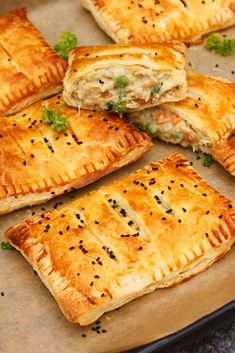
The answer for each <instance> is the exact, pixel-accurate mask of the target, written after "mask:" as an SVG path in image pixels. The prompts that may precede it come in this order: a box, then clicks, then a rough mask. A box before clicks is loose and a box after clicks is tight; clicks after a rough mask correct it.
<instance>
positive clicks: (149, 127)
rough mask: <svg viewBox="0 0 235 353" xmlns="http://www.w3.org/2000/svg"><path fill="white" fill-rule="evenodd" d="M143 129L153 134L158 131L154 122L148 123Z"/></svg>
mask: <svg viewBox="0 0 235 353" xmlns="http://www.w3.org/2000/svg"><path fill="white" fill-rule="evenodd" d="M142 130H143V131H145V132H146V133H147V134H149V135H151V136H152V135H154V134H155V132H156V126H155V125H154V124H152V123H148V124H146V125H145V126H143V128H142Z"/></svg>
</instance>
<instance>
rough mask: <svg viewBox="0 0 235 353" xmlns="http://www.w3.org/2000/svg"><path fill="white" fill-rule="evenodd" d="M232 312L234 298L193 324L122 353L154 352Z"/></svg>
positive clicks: (234, 308)
mask: <svg viewBox="0 0 235 353" xmlns="http://www.w3.org/2000/svg"><path fill="white" fill-rule="evenodd" d="M232 312H234V314H235V300H233V301H231V302H230V303H228V304H226V305H224V306H222V307H221V308H219V309H218V310H215V311H214V312H213V313H211V314H209V315H206V316H204V317H202V318H201V319H200V320H197V321H196V322H194V323H193V324H191V325H189V326H187V327H185V328H183V329H182V330H179V331H177V332H175V333H173V334H172V335H169V336H167V337H164V338H161V339H159V340H157V341H155V342H152V343H150V344H148V345H144V346H141V347H138V348H136V349H131V350H128V351H126V352H124V353H156V352H159V351H161V352H162V350H164V349H165V348H168V347H169V348H171V346H172V345H173V344H175V343H176V342H178V341H180V340H182V339H184V338H185V337H187V336H189V335H192V334H193V333H195V332H197V331H198V330H200V329H202V328H203V327H205V326H207V325H209V324H210V323H211V322H212V321H215V320H217V319H219V318H221V317H222V318H224V317H225V315H226V314H228V313H232Z"/></svg>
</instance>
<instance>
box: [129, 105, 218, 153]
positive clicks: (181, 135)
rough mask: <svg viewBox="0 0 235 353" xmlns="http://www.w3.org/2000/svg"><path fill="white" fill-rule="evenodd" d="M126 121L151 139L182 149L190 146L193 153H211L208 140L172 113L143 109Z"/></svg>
mask: <svg viewBox="0 0 235 353" xmlns="http://www.w3.org/2000/svg"><path fill="white" fill-rule="evenodd" d="M128 120H129V121H130V122H131V123H132V124H134V125H135V126H137V127H138V128H140V129H141V130H143V131H145V132H147V133H148V134H149V135H151V136H152V137H159V138H160V139H162V140H164V141H166V142H170V143H174V144H180V145H181V146H183V147H187V146H192V148H193V150H194V151H197V150H200V151H201V152H203V153H210V151H211V141H210V139H209V138H208V137H207V136H206V135H205V134H203V133H202V132H201V131H196V130H195V129H194V128H193V126H192V125H191V124H190V123H189V122H188V121H186V120H185V119H184V118H181V117H180V116H179V115H177V114H175V113H173V112H170V111H167V110H162V109H156V108H154V109H145V110H142V111H141V112H138V113H133V114H130V115H129V116H128Z"/></svg>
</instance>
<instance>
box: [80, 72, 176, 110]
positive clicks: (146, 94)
mask: <svg viewBox="0 0 235 353" xmlns="http://www.w3.org/2000/svg"><path fill="white" fill-rule="evenodd" d="M174 87H175V84H174V82H173V80H171V79H170V75H169V74H168V73H164V74H163V73H156V72H154V71H153V70H151V69H148V68H144V67H141V66H135V67H129V68H123V67H112V68H105V69H98V70H95V71H94V72H91V73H88V74H86V79H84V78H81V79H80V80H79V82H78V89H77V90H76V92H74V94H75V95H77V98H78V101H79V102H80V104H81V106H82V107H86V108H87V109H97V110H107V111H111V112H116V113H119V114H122V113H124V112H126V111H131V110H132V109H135V108H138V107H139V106H141V105H146V103H151V104H154V103H155V102H157V101H158V100H159V97H160V96H161V95H162V94H163V93H164V92H166V91H169V90H170V89H172V88H174Z"/></svg>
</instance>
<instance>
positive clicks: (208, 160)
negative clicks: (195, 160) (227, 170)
mask: <svg viewBox="0 0 235 353" xmlns="http://www.w3.org/2000/svg"><path fill="white" fill-rule="evenodd" d="M212 163H213V158H212V156H211V155H210V154H207V155H206V156H205V158H204V161H203V162H202V165H204V167H208V168H209V167H210V166H211V165H212Z"/></svg>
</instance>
